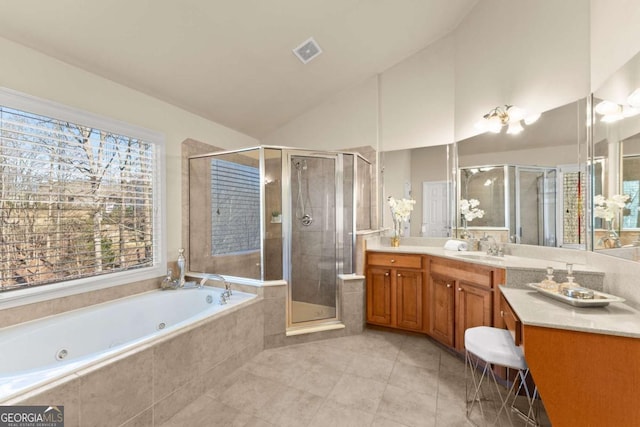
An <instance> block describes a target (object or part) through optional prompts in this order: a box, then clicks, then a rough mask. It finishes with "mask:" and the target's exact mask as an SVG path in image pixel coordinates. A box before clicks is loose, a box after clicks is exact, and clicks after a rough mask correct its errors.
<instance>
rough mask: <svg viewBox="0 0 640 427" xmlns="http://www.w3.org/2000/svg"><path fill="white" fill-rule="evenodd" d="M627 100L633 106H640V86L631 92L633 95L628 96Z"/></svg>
mask: <svg viewBox="0 0 640 427" xmlns="http://www.w3.org/2000/svg"><path fill="white" fill-rule="evenodd" d="M627 102H628V103H629V105H631V106H632V107H636V108H640V88H637V89H636V90H634V91H633V92H631V95H629V97H628V98H627Z"/></svg>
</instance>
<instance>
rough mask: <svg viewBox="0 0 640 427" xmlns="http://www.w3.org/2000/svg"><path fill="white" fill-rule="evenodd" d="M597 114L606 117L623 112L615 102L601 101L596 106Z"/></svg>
mask: <svg viewBox="0 0 640 427" xmlns="http://www.w3.org/2000/svg"><path fill="white" fill-rule="evenodd" d="M595 110H596V113H598V114H602V115H603V116H604V115H610V114H617V113H619V112H620V110H622V107H621V106H620V105H618V104H616V103H615V102H611V101H601V102H598V104H596V107H595Z"/></svg>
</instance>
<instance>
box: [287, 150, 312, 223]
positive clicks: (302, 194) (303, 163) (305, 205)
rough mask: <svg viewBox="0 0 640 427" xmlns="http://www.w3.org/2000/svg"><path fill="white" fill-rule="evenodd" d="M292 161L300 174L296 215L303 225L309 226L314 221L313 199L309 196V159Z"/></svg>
mask: <svg viewBox="0 0 640 427" xmlns="http://www.w3.org/2000/svg"><path fill="white" fill-rule="evenodd" d="M292 162H293V166H294V168H295V170H296V173H297V175H298V193H297V195H296V205H295V216H296V219H297V220H299V221H300V222H301V223H302V225H304V226H305V227H308V226H310V225H311V223H313V208H312V207H311V200H310V197H309V177H308V176H307V160H306V159H294V160H292ZM303 178H304V179H303Z"/></svg>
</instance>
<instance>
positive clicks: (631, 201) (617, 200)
mask: <svg viewBox="0 0 640 427" xmlns="http://www.w3.org/2000/svg"><path fill="white" fill-rule="evenodd" d="M593 106H594V108H593V109H594V111H593V115H592V120H593V158H592V159H591V161H592V164H593V177H594V183H593V195H594V209H593V212H594V218H593V221H594V236H593V243H594V244H593V246H594V250H596V251H598V252H600V253H603V254H608V255H613V256H617V257H622V258H626V259H630V260H634V261H640V218H639V217H640V215H639V211H638V208H639V206H640V203H639V198H640V54H638V55H636V56H635V57H634V58H632V59H631V60H630V61H629V62H627V63H626V64H625V65H624V66H623V67H622V68H621V69H620V70H618V71H617V72H616V73H614V74H613V75H612V76H610V77H609V79H607V80H606V81H605V83H604V84H603V85H602V86H601V87H600V88H599V89H598V90H596V91H595V92H594V94H593Z"/></svg>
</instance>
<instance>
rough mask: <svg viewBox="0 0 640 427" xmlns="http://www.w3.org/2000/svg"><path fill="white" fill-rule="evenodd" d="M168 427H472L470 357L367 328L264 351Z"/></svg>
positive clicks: (421, 339)
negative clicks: (467, 402) (467, 396)
mask: <svg viewBox="0 0 640 427" xmlns="http://www.w3.org/2000/svg"><path fill="white" fill-rule="evenodd" d="M164 425H165V426H166V427H169V426H180V427H182V426H237V427H241V426H246V427H249V426H253V427H258V426H260V427H267V426H295V427H302V426H313V427H341V426H354V427H356V426H367V427H369V426H371V427H383V426H384V427H402V426H406V427H412V426H415V427H428V426H447V427H449V426H457V425H460V426H466V425H468V424H467V421H466V419H465V410H464V363H463V361H462V360H460V359H457V358H456V357H454V356H452V355H451V354H449V353H447V352H446V351H444V350H442V349H441V348H440V347H438V346H437V345H435V344H433V343H432V342H431V341H430V340H429V339H427V338H425V337H419V336H409V335H402V334H395V333H390V332H382V331H372V330H367V331H366V332H365V333H363V334H361V335H356V336H350V337H344V338H337V339H332V340H326V341H318V342H313V343H307V344H300V345H295V346H289V347H284V348H278V349H271V350H265V351H263V352H262V353H260V354H259V355H257V356H256V357H255V358H253V359H252V360H251V361H249V362H248V363H246V364H245V365H244V366H243V367H242V368H240V369H239V370H237V371H235V372H234V373H232V374H230V375H229V376H228V377H227V378H225V379H224V380H223V381H221V382H220V383H219V384H218V385H217V387H215V388H214V389H211V390H208V391H207V392H206V394H204V395H203V396H201V397H200V398H199V399H198V400H196V401H194V402H193V403H192V404H191V405H189V406H188V407H186V408H185V409H183V410H182V411H180V412H178V413H176V415H175V416H173V417H172V418H171V419H170V420H169V421H168V422H167V423H165V424H164Z"/></svg>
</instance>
